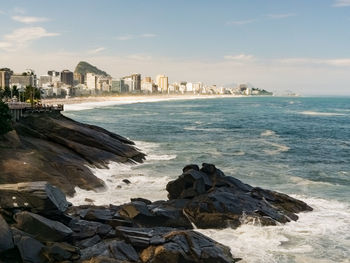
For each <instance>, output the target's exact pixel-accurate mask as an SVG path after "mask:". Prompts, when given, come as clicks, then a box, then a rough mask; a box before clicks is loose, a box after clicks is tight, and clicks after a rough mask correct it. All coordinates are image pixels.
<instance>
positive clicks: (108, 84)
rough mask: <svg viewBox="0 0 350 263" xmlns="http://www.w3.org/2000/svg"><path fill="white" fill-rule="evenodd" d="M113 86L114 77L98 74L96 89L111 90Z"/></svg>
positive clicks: (101, 90)
mask: <svg viewBox="0 0 350 263" xmlns="http://www.w3.org/2000/svg"><path fill="white" fill-rule="evenodd" d="M111 88H112V77H109V76H108V77H105V76H97V79H96V89H97V90H98V91H100V92H110V91H111Z"/></svg>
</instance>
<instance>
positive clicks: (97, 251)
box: [81, 239, 139, 262]
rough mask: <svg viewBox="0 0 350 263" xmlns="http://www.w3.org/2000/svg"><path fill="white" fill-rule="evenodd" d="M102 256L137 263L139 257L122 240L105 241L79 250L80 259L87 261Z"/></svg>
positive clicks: (131, 247)
mask: <svg viewBox="0 0 350 263" xmlns="http://www.w3.org/2000/svg"><path fill="white" fill-rule="evenodd" d="M98 256H103V257H109V258H113V259H118V260H125V261H130V262H138V261H139V256H138V254H137V252H136V250H135V249H134V248H133V246H131V245H130V244H127V243H126V242H124V241H122V240H116V239H113V240H105V241H102V242H100V243H97V244H96V245H94V246H92V247H88V248H86V249H83V250H81V259H83V260H87V259H91V258H94V257H98Z"/></svg>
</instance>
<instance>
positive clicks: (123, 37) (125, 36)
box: [117, 33, 157, 41]
mask: <svg viewBox="0 0 350 263" xmlns="http://www.w3.org/2000/svg"><path fill="white" fill-rule="evenodd" d="M156 36H157V35H156V34H150V33H145V34H140V35H123V36H118V37H117V39H118V40H121V41H127V40H132V39H138V38H152V37H156Z"/></svg>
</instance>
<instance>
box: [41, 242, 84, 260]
mask: <svg viewBox="0 0 350 263" xmlns="http://www.w3.org/2000/svg"><path fill="white" fill-rule="evenodd" d="M41 255H42V256H44V258H45V259H46V260H47V261H48V262H62V261H69V262H72V261H74V260H78V259H79V258H80V250H79V249H78V248H77V247H74V246H72V245H69V244H67V243H56V242H48V243H46V246H45V247H43V248H42V249H41Z"/></svg>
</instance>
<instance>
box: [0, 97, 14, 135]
mask: <svg viewBox="0 0 350 263" xmlns="http://www.w3.org/2000/svg"><path fill="white" fill-rule="evenodd" d="M11 119H12V116H11V113H10V109H9V107H8V105H7V104H6V103H4V102H2V101H0V135H2V134H5V133H7V132H9V131H11V130H12V122H11Z"/></svg>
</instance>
